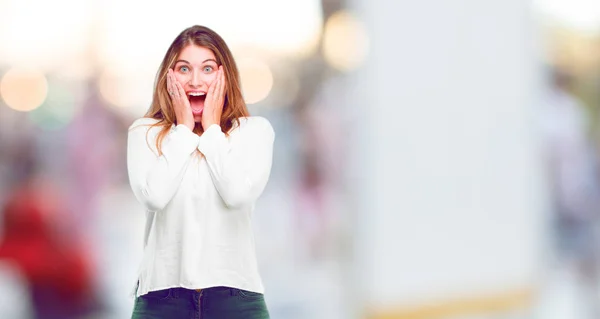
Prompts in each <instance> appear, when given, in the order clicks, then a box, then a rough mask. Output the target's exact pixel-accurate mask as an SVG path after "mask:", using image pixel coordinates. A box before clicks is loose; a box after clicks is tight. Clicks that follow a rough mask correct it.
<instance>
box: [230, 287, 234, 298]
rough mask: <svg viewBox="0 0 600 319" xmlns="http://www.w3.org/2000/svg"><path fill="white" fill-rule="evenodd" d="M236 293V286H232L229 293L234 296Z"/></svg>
mask: <svg viewBox="0 0 600 319" xmlns="http://www.w3.org/2000/svg"><path fill="white" fill-rule="evenodd" d="M235 293H236V291H235V288H233V287H230V288H229V294H230V295H231V296H232V297H233V296H235Z"/></svg>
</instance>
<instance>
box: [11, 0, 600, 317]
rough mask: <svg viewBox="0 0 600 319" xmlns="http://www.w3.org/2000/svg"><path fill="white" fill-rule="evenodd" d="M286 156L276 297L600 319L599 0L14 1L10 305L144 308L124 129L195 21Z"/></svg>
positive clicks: (334, 308) (275, 218)
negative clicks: (138, 299) (225, 49)
mask: <svg viewBox="0 0 600 319" xmlns="http://www.w3.org/2000/svg"><path fill="white" fill-rule="evenodd" d="M194 24H201V25H206V26H208V27H210V28H212V29H214V30H215V31H216V32H218V33H219V34H221V35H222V36H223V38H224V39H225V41H226V42H227V43H228V44H229V45H230V47H231V49H232V51H233V52H234V55H235V57H236V61H237V63H238V67H239V68H240V71H241V78H242V87H243V90H244V96H245V99H246V101H247V103H248V105H249V109H250V111H251V113H252V114H253V115H261V116H264V117H266V118H268V119H269V120H270V121H271V123H272V124H273V126H274V128H275V131H276V134H277V138H276V141H275V153H274V163H273V169H272V173H271V179H270V181H269V184H268V186H267V188H266V190H265V192H264V194H263V195H262V197H261V198H260V200H259V202H258V204H257V206H256V211H255V215H254V223H255V233H256V239H257V250H258V256H259V262H260V269H261V273H262V275H263V278H264V282H265V287H266V299H267V304H268V306H269V309H270V312H271V317H272V318H277V319H278V318H282V319H283V318H286V319H300V318H302V319H305V318H311V319H321V318H327V319H336V318H340V319H348V318H357V319H358V318H369V319H391V318H401V319H457V318H462V319H464V318H481V319H483V318H494V319H499V318H500V319H505V318H506V319H508V318H510V319H517V318H519V319H521V318H539V319H563V318H564V319H587V318H600V254H599V253H600V219H599V208H600V202H599V199H600V196H599V195H600V183H599V181H600V174H599V170H598V168H599V164H600V125H599V124H600V121H599V120H600V2H597V1H591V0H569V1H566V0H536V1H533V2H530V1H522V0H502V1H500V0H494V1H477V0H460V1H432V0H425V1H418V2H417V1H402V0H398V1H387V0H369V1H367V0H286V1H277V0H254V1H242V0H239V1H238V0H221V1H188V0H173V1H169V2H166V1H156V2H148V1H134V0H129V1H116V0H104V1H100V0H84V1H74V0H53V1H42V0H0V318H25V319H27V318H31V319H37V318H49V319H55V318H56V319H59V318H61V319H62V318H64V319H70V318H73V319H74V318H82V319H84V318H85V319H88V318H94V319H96V318H129V317H130V315H131V311H132V308H133V298H132V297H130V293H131V289H132V287H133V284H134V282H135V274H136V270H137V267H138V264H139V262H140V260H141V255H142V245H143V242H142V241H143V238H142V237H143V227H144V222H145V220H144V218H145V214H144V212H143V208H142V206H141V205H139V204H138V203H137V202H136V201H135V199H134V197H133V194H132V192H131V189H130V188H129V184H128V177H127V171H126V165H125V161H126V158H125V155H126V154H125V151H126V137H127V128H128V126H129V125H130V124H131V123H132V122H133V121H134V120H135V119H136V118H139V117H141V116H143V114H144V113H145V111H146V109H147V108H148V106H149V104H150V101H151V96H152V89H153V83H154V78H155V75H156V71H157V69H158V66H159V64H160V62H161V59H162V57H163V55H164V54H165V52H166V50H167V48H168V46H169V44H170V43H171V41H172V40H173V39H174V38H175V37H176V36H177V34H179V32H181V31H182V30H183V29H185V28H187V27H189V26H191V25H194Z"/></svg>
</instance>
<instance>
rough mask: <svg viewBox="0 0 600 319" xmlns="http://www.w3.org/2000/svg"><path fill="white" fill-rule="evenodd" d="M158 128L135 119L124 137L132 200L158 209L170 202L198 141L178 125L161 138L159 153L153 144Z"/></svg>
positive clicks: (195, 136)
mask: <svg viewBox="0 0 600 319" xmlns="http://www.w3.org/2000/svg"><path fill="white" fill-rule="evenodd" d="M146 122H147V121H146ZM159 130H160V129H159V128H150V125H147V124H144V123H143V121H140V120H138V121H136V122H135V123H134V124H133V125H132V126H131V127H130V129H129V134H128V137H127V171H128V175H129V183H130V186H131V189H132V190H133V193H134V195H135V197H136V199H137V200H138V201H139V202H140V203H141V204H142V205H143V206H144V207H145V208H146V209H148V210H150V211H160V210H162V209H163V208H164V207H165V206H166V205H167V204H168V203H169V202H170V201H171V199H172V198H173V196H174V195H175V192H176V191H177V189H178V188H179V185H180V184H181V181H182V180H183V176H184V172H185V170H186V168H187V166H188V165H189V163H190V160H191V158H192V154H193V152H194V151H195V150H196V147H197V146H198V141H199V136H198V135H196V134H194V133H193V132H192V131H191V130H190V129H189V128H187V127H186V126H185V125H178V126H177V127H175V129H172V130H171V131H170V132H169V133H168V134H167V136H165V138H164V139H163V143H162V155H160V156H159V155H158V151H157V150H156V146H155V145H156V137H157V133H158V131H159Z"/></svg>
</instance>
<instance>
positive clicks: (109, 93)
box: [98, 68, 154, 116]
mask: <svg viewBox="0 0 600 319" xmlns="http://www.w3.org/2000/svg"><path fill="white" fill-rule="evenodd" d="M141 79H143V80H141ZM153 79H154V74H153V73H150V72H142V71H137V70H133V69H131V70H128V69H118V70H117V69H115V68H108V69H106V70H105V71H104V72H102V75H101V76H100V79H99V80H98V90H99V91H100V94H101V96H102V98H103V99H104V100H105V101H107V102H108V103H110V104H111V105H112V106H115V107H116V109H117V110H118V111H119V112H121V113H124V114H127V113H129V114H134V115H137V116H141V114H142V113H143V112H144V111H145V110H146V109H147V108H148V106H149V104H150V102H151V101H152V90H153V86H152V85H153Z"/></svg>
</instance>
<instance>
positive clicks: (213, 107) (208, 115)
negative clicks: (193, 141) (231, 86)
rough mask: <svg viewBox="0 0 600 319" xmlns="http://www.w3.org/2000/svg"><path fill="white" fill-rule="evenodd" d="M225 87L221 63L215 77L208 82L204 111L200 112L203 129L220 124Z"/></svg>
mask: <svg viewBox="0 0 600 319" xmlns="http://www.w3.org/2000/svg"><path fill="white" fill-rule="evenodd" d="M225 87H226V83H225V76H224V75H223V66H222V65H221V66H219V70H218V71H217V78H216V79H215V80H214V81H213V82H212V83H211V84H210V87H209V88H208V93H207V94H206V100H205V102H204V112H202V128H203V129H204V130H207V129H208V128H209V127H210V126H211V125H213V124H217V125H220V124H221V114H222V113H223V104H224V103H225Z"/></svg>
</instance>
